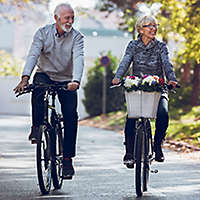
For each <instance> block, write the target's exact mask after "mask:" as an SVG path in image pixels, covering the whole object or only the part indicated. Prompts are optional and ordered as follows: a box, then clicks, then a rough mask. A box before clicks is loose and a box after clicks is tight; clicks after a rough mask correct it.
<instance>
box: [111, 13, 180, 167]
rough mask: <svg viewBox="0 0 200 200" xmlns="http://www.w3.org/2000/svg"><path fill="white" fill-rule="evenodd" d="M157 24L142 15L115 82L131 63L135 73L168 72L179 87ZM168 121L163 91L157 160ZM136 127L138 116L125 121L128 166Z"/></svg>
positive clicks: (125, 160)
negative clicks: (136, 36)
mask: <svg viewBox="0 0 200 200" xmlns="http://www.w3.org/2000/svg"><path fill="white" fill-rule="evenodd" d="M157 28H158V24H157V21H156V19H155V18H153V17H151V16H143V17H141V18H139V19H138V20H137V22H136V29H137V31H138V33H139V35H138V38H137V40H132V41H130V42H129V44H128V46H127V48H126V51H125V55H124V57H123V59H122V61H121V63H120V65H119V67H118V69H117V72H116V75H115V77H114V79H113V80H112V83H113V84H118V83H119V82H120V78H121V77H123V76H124V74H125V73H126V72H127V70H128V68H129V67H130V65H131V64H132V74H133V75H136V76H141V74H146V75H157V76H159V77H163V78H164V77H165V76H166V78H167V80H168V84H169V85H172V86H173V87H176V84H177V80H176V76H175V73H174V71H173V66H172V65H171V63H170V62H169V58H168V50H167V47H166V44H165V43H163V42H160V41H158V40H157V39H156V38H155V36H156V33H157ZM168 121H169V118H168V95H167V91H163V93H162V96H161V98H160V102H159V106H158V112H157V119H156V131H155V137H154V152H155V160H156V161H158V162H163V161H164V155H163V152H162V148H161V144H162V141H163V139H164V138H165V135H166V130H167V127H168ZM133 127H135V119H131V118H127V120H126V125H125V146H126V153H125V156H124V158H123V162H124V164H125V165H126V166H127V167H128V168H133V167H134V161H133V149H134V148H133V144H134V134H135V133H134V132H133Z"/></svg>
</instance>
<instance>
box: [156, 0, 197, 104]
mask: <svg viewBox="0 0 200 200" xmlns="http://www.w3.org/2000/svg"><path fill="white" fill-rule="evenodd" d="M154 2H160V3H162V7H161V12H160V13H159V16H158V17H159V19H160V21H161V24H162V28H163V30H162V32H167V33H169V32H171V33H173V35H174V36H175V38H177V40H178V41H179V45H180V49H179V51H178V52H177V57H176V63H178V64H180V65H181V66H182V67H183V69H184V72H185V73H186V74H185V75H184V76H185V77H186V76H187V77H188V76H190V75H189V73H190V71H189V70H188V69H187V70H186V69H185V66H187V67H190V69H191V70H192V71H191V72H192V76H191V80H190V81H191V84H192V93H191V97H192V105H193V106H194V105H199V89H200V70H199V66H200V48H199V44H200V0H192V1H191V0H185V1H174V0H162V1H161V0H154ZM163 13H165V15H163ZM182 80H183V79H182ZM186 81H188V80H186Z"/></svg>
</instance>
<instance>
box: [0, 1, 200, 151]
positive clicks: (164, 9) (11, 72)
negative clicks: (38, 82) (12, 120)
mask: <svg viewBox="0 0 200 200" xmlns="http://www.w3.org/2000/svg"><path fill="white" fill-rule="evenodd" d="M60 2H63V1H62V0H57V1H56V0H54V1H53V0H43V1H42V0H0V91H1V98H0V114H12V115H13V114H14V115H30V96H29V95H27V96H24V97H20V98H19V99H16V97H15V95H14V93H13V91H12V90H13V88H14V87H15V86H16V84H17V83H18V81H19V80H20V73H21V71H22V67H23V64H24V60H25V59H26V56H27V53H28V49H29V47H30V44H31V42H32V37H33V34H34V33H35V31H36V30H37V29H38V28H39V27H41V26H43V25H45V24H47V23H52V22H53V15H52V11H53V9H54V7H55V5H56V4H58V3H60ZM70 3H71V4H72V6H73V7H74V8H75V10H76V20H75V24H74V27H75V28H77V29H78V30H80V31H81V32H82V33H83V34H84V35H85V71H84V75H83V80H82V87H81V89H80V90H79V108H78V111H79V115H80V119H84V118H86V117H92V120H93V122H94V123H99V122H100V121H103V120H104V119H105V117H107V119H106V124H107V127H119V126H120V127H121V126H123V124H124V120H125V116H126V112H125V106H124V105H123V106H122V107H120V106H118V105H117V106H116V105H115V104H114V105H113V104H112V105H113V106H107V108H106V113H107V114H106V116H105V115H104V116H103V117H104V119H103V118H102V117H101V116H102V115H101V114H102V99H101V98H102V89H101V87H102V85H103V84H102V83H101V82H102V80H103V74H104V73H103V71H104V70H108V73H107V74H109V77H107V79H108V80H107V84H108V85H109V84H110V83H109V82H110V80H111V79H112V76H113V74H114V71H115V70H116V67H117V65H118V63H119V61H120V59H121V57H122V56H123V53H124V49H125V47H126V45H127V43H128V42H129V41H130V40H131V39H132V38H133V39H134V38H135V37H136V35H137V33H136V31H135V29H134V24H135V21H136V19H137V17H138V16H140V15H143V14H150V15H153V16H155V17H156V18H157V19H158V21H159V24H160V26H159V29H158V39H160V40H163V41H164V42H166V43H167V44H168V47H169V52H170V59H171V62H172V63H173V65H174V69H175V71H176V75H177V78H178V80H179V82H180V84H181V86H182V87H181V89H179V90H177V93H176V94H172V95H170V106H169V107H170V126H169V129H168V138H169V139H175V140H176V141H185V142H187V143H189V144H192V145H195V146H197V147H200V122H199V119H200V107H199V104H200V102H199V98H200V97H199V96H200V94H199V86H200V48H199V46H200V0H193V1H191V0H185V1H181V0H179V1H175V0H162V1H161V0H153V1H148V0H146V1H145V0H144V1H139V0H124V1H118V0H102V1H95V0H85V1H84V0H83V1H77V0H71V1H70ZM102 56H109V58H110V60H111V61H112V62H110V66H108V67H107V68H106V69H105V68H104V67H103V66H102V65H101V62H100V58H101V57H102ZM94 72H95V73H94ZM88 73H89V76H88ZM96 75H98V76H97V77H96ZM89 77H90V79H91V77H93V79H94V80H96V81H93V82H92V83H91V84H92V85H93V87H90V88H91V90H90V91H89V92H87V95H85V92H86V91H85V88H86V87H85V86H87V88H89V86H88V85H87V84H88V82H89V81H88V80H89ZM98 81H100V82H98ZM97 86H98V87H97ZM97 88H99V90H98V89H97ZM107 88H109V87H107ZM118 94H119V92H118ZM92 95H94V96H95V97H96V98H95V97H94V96H92ZM109 95H110V96H109ZM114 97H115V98H114ZM118 97H119V95H113V94H110V92H109V89H108V90H107V101H106V102H107V103H106V105H109V104H110V102H114V103H115V102H116V104H117V102H118V100H119V98H118ZM120 101H122V102H123V99H122V100H120ZM87 102H89V106H87ZM95 105H98V108H96V107H95ZM111 107H113V110H112V109H111V110H110V108H111ZM90 108H94V110H92V111H91V110H90ZM116 108H117V110H116ZM97 110H98V112H96V111H97ZM113 116H114V117H113ZM104 124H105V122H104ZM181 148H182V147H180V150H181Z"/></svg>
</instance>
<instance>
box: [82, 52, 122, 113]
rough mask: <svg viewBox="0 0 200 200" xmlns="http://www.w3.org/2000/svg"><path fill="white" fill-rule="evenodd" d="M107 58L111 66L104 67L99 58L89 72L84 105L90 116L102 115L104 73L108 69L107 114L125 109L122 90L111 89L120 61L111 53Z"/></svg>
mask: <svg viewBox="0 0 200 200" xmlns="http://www.w3.org/2000/svg"><path fill="white" fill-rule="evenodd" d="M107 56H108V57H109V59H110V63H109V66H107V67H104V66H102V64H101V62H100V59H101V57H99V58H97V59H96V60H95V62H94V66H93V67H92V68H91V69H90V70H89V71H88V74H87V77H88V82H87V84H86V85H85V87H84V88H83V89H84V94H85V99H84V100H83V104H84V105H85V108H86V111H87V112H88V114H89V115H90V116H96V115H100V114H102V96H103V77H104V76H103V72H104V68H105V69H106V113H109V112H114V111H118V110H122V109H124V102H125V99H124V92H123V89H122V88H114V89H110V88H109V87H110V85H111V82H112V79H113V77H114V72H113V71H114V70H116V68H117V65H118V60H117V58H116V57H115V56H112V55H111V52H110V51H109V52H108V53H107Z"/></svg>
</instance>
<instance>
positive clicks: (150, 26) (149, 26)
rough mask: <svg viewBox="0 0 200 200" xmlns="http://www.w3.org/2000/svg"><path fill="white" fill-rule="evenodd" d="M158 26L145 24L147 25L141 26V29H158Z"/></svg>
mask: <svg viewBox="0 0 200 200" xmlns="http://www.w3.org/2000/svg"><path fill="white" fill-rule="evenodd" d="M158 26H159V24H153V25H152V24H147V25H143V26H142V27H143V28H146V27H147V28H158Z"/></svg>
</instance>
